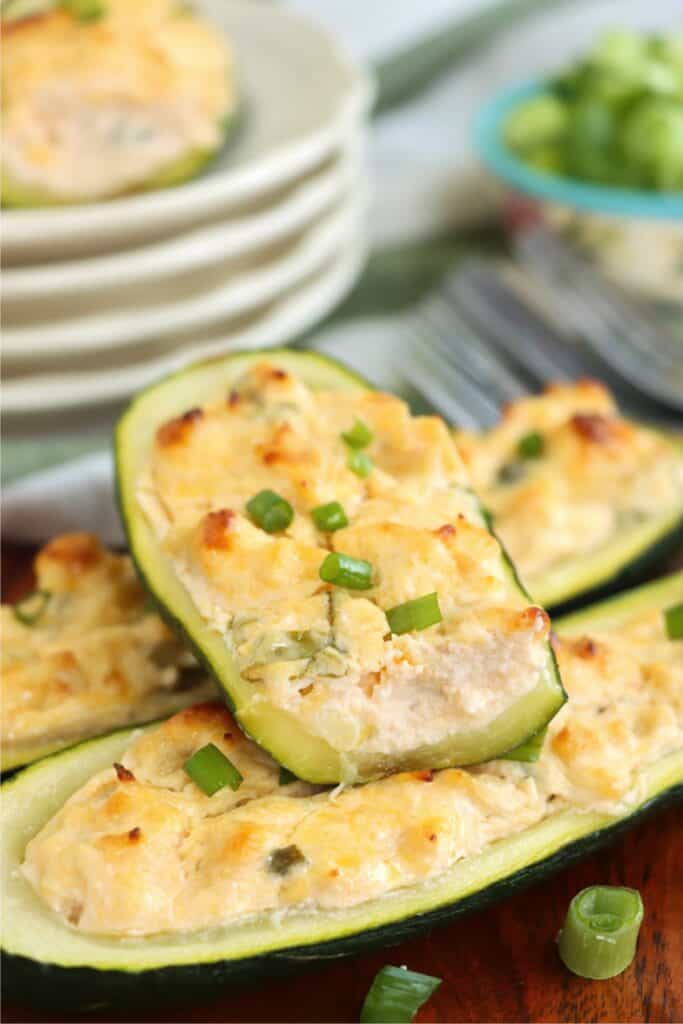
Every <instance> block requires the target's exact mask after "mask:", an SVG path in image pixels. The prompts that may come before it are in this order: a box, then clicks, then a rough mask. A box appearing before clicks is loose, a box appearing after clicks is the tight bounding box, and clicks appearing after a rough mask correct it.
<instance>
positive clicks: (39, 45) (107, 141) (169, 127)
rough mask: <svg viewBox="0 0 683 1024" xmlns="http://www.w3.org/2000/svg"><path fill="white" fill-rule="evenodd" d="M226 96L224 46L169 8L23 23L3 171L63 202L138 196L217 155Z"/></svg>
mask: <svg viewBox="0 0 683 1024" xmlns="http://www.w3.org/2000/svg"><path fill="white" fill-rule="evenodd" d="M233 93H234V85H233V83H232V81H231V67H230V56H229V52H228V49H227V44H226V42H225V41H224V40H222V39H221V38H220V36H219V35H218V33H217V32H214V31H213V30H212V29H211V28H209V27H208V26H207V25H205V24H204V23H203V22H202V21H201V20H200V19H198V18H197V17H196V16H195V15H193V14H191V13H189V12H184V13H183V12H181V10H180V5H178V4H174V3H170V2H167V0H146V2H145V3H134V2H132V0H107V13H106V15H105V16H104V17H103V18H102V19H100V20H98V21H93V22H89V23H86V24H84V23H81V22H79V21H78V19H76V18H73V17H71V16H70V15H69V14H67V13H66V12H64V11H59V10H58V11H55V12H54V13H52V14H49V15H47V16H45V17H43V18H40V19H35V20H34V21H29V22H25V23H21V22H20V23H18V24H16V25H14V26H12V27H11V28H10V29H9V30H8V32H7V39H6V40H5V41H4V73H3V96H4V99H3V166H4V172H5V173H6V174H7V175H8V177H9V179H10V181H12V182H14V183H17V184H20V185H21V186H23V187H29V188H34V189H37V190H45V191H47V192H49V193H52V194H54V195H56V196H61V197H64V198H71V199H92V198H96V197H98V196H100V195H108V194H113V193H117V192H121V191H125V190H126V189H129V188H132V187H134V186H140V185H142V184H143V183H144V182H145V181H151V180H152V179H153V178H154V177H155V175H157V174H159V173H160V172H162V171H163V170H164V169H165V168H168V167H170V166H172V165H173V164H174V163H176V162H178V161H180V160H181V159H183V158H187V159H188V160H189V159H191V158H192V155H193V154H197V156H199V154H201V153H203V152H207V153H208V152H210V151H212V150H213V149H215V148H217V146H218V145H219V144H220V141H221V134H222V122H223V120H224V119H225V118H226V116H227V115H228V114H229V113H230V112H231V110H232V108H233V106H234V95H233Z"/></svg>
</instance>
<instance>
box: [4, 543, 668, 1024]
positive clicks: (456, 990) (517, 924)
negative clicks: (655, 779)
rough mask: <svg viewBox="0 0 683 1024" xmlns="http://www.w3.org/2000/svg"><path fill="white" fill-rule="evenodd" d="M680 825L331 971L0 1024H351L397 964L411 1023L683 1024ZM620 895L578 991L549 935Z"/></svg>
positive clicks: (632, 838)
mask: <svg viewBox="0 0 683 1024" xmlns="http://www.w3.org/2000/svg"><path fill="white" fill-rule="evenodd" d="M30 557H31V552H30V551H29V550H27V549H25V548H24V549H21V548H16V547H13V546H5V549H4V551H3V558H2V568H3V596H4V599H5V600H16V599H17V598H18V597H19V596H20V595H21V594H22V593H24V592H25V591H26V590H27V589H29V588H30V586H31V567H30ZM681 865H683V815H682V814H681V810H680V808H674V809H672V810H669V811H666V812H663V813H660V814H657V815H653V816H652V817H650V818H648V819H647V820H646V821H644V822H643V823H642V824H640V825H639V826H638V827H637V828H635V829H633V830H632V831H631V832H629V833H627V834H626V835H625V836H623V837H622V838H620V839H619V840H618V841H616V842H614V843H613V844H612V845H611V846H610V847H608V848H606V849H604V850H603V851H601V852H600V853H598V854H596V855H594V856H592V857H590V858H589V859H587V860H585V861H582V862H581V863H580V864H577V865H574V866H573V867H571V868H568V869H566V870H564V871H562V872H560V873H559V874H557V875H555V876H554V877H553V878H552V879H550V880H549V881H545V882H543V883H541V884H538V885H536V886H533V887H532V888H529V889H527V890H526V891H524V892H523V893H519V894H517V895H516V896H514V897H513V898H511V899H509V900H507V901H505V902H503V903H500V904H498V905H497V906H495V907H492V908H490V909H488V910H486V911H483V912H480V913H477V914H472V915H470V916H469V917H466V918H462V919H461V920H459V921H457V922H455V923H453V924H452V925H449V926H446V927H441V928H438V929H435V930H434V931H433V932H431V933H430V934H429V935H427V936H424V937H422V938H420V939H416V940H413V941H410V942H408V943H404V944H403V945H400V946H397V947H395V948H393V949H390V950H382V951H380V952H377V953H373V954H371V955H364V956H362V957H357V958H352V959H349V960H344V961H340V962H339V963H336V964H334V965H333V966H328V967H325V968H323V969H320V970H317V971H316V970H309V971H308V972H306V973H305V974H300V975H297V976H295V977H291V978H288V979H286V980H279V981H270V980H268V979H265V978H264V979H263V981H262V982H260V983H256V984H253V985H252V986H251V987H250V988H249V989H242V990H240V991H235V990H233V989H231V990H230V991H223V992H220V993H214V994H213V996H212V998H210V999H208V1000H207V1001H206V1002H205V1003H202V1004H201V1005H199V1004H196V1003H195V1004H193V1005H191V1006H187V1005H186V1006H177V1005H174V1006H172V1007H170V1008H169V1007H164V1008H163V1010H160V1011H159V1012H157V1013H142V1012H133V1011H128V1012H127V1013H121V1014H119V1013H115V1012H107V1013H105V1014H88V1015H84V1016H80V1017H75V1016H74V1015H73V1014H70V1015H69V1016H68V1017H65V1016H59V1015H58V1014H56V1013H51V1014H49V1015H48V1016H45V1015H40V1014H37V1013H35V1012H33V1011H31V1010H30V1009H28V1008H25V1007H17V1006H4V1007H3V1020H4V1021H5V1022H7V1024H9V1022H20V1021H50V1022H55V1024H58V1022H59V1024H61V1022H67V1021H69V1022H72V1021H76V1020H78V1021H107V1022H114V1021H129V1022H133V1021H135V1022H140V1024H143V1022H146V1021H149V1022H153V1021H154V1022H159V1024H161V1022H164V1024H166V1022H168V1024H171V1022H176V1021H177V1022H183V1021H206V1022H209V1021H211V1022H213V1021H216V1022H218V1021H221V1022H224V1024H232V1022H245V1024H247V1022H249V1024H252V1022H263V1024H266V1022H268V1024H289V1022H303V1021H317V1022H346V1021H348V1022H353V1021H357V1020H358V1012H359V1009H360V1006H361V1004H362V1001H363V997H364V995H365V993H366V991H367V989H368V987H369V985H370V982H371V981H372V978H373V977H374V975H375V973H376V972H377V971H378V970H379V968H380V967H381V966H383V965H384V964H385V963H393V964H406V965H407V966H409V967H410V968H412V969H413V970H417V971H425V972H427V973H429V974H436V975H438V976H440V977H441V978H443V984H442V986H441V988H440V989H439V990H438V992H437V993H436V995H435V996H433V997H432V999H431V1000H430V1002H429V1003H428V1004H427V1006H425V1007H424V1008H423V1010H422V1011H421V1012H420V1014H419V1016H418V1018H417V1019H418V1021H420V1022H421V1024H427V1022H430V1021H431V1022H449V1024H453V1022H460V1021H462V1022H466V1021H467V1022H469V1021H473V1022H483V1021H490V1022H494V1021H496V1022H497V1021H508V1022H509V1021H521V1022H531V1021H533V1022H536V1021H538V1022H546V1021H547V1022H550V1021H563V1022H564V1021H612V1022H616V1021H618V1022H621V1021H624V1022H626V1021H629V1022H631V1021H647V1022H650V1021H652V1022H657V1024H674V1022H676V1021H679V1022H680V1021H682V1020H683V880H682V879H683V873H682V870H681ZM600 882H602V883H608V884H615V885H629V886H632V887H634V888H637V889H639V890H640V892H641V894H642V897H643V901H644V903H645V922H644V925H643V928H642V930H641V935H640V942H639V946H638V954H637V958H636V961H635V962H634V964H633V965H632V966H631V967H630V968H629V970H628V971H626V972H625V973H624V974H623V975H621V976H620V977H618V978H614V979H612V980H610V981H601V982H590V981H583V980H581V979H580V978H576V977H574V976H573V975H571V974H570V973H569V972H568V971H566V970H565V969H564V967H563V966H562V964H561V962H560V960H559V958H558V956H557V952H556V948H555V936H556V934H557V931H558V929H559V927H560V925H561V924H562V920H563V917H564V914H565V911H566V908H567V905H568V903H569V900H570V899H571V897H572V896H573V895H574V894H575V893H576V892H577V891H578V890H579V889H581V888H583V887H584V886H586V885H591V884H594V883H600Z"/></svg>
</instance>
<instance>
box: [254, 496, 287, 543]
mask: <svg viewBox="0 0 683 1024" xmlns="http://www.w3.org/2000/svg"><path fill="white" fill-rule="evenodd" d="M247 512H248V513H249V518H250V519H251V520H252V522H254V523H256V525H257V526H260V527H261V529H262V530H265V531H266V533H279V532H280V531H281V530H286V529H287V527H288V526H289V525H290V523H291V522H292V519H293V518H294V509H293V508H292V506H291V505H290V504H289V502H288V501H285V499H284V498H282V497H280V495H279V494H276V493H275V491H268V490H265V491H259V492H258V494H255V495H254V497H253V498H250V499H249V501H248V502H247Z"/></svg>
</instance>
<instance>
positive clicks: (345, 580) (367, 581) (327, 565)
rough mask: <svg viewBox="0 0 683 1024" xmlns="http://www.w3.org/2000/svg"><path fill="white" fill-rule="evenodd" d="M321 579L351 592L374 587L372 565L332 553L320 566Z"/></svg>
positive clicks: (335, 552)
mask: <svg viewBox="0 0 683 1024" xmlns="http://www.w3.org/2000/svg"><path fill="white" fill-rule="evenodd" d="M320 579H321V580H324V582H325V583H334V585H335V586H336V587H346V588H347V589H349V590H368V589H369V588H370V587H371V586H372V565H371V564H370V562H366V561H365V559H364V558H352V557H351V555H342V554H340V553H339V552H337V551H331V552H330V553H329V555H327V556H326V557H325V560H324V561H323V563H322V565H321V566H320Z"/></svg>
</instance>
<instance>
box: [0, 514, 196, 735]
mask: <svg viewBox="0 0 683 1024" xmlns="http://www.w3.org/2000/svg"><path fill="white" fill-rule="evenodd" d="M35 572H36V585H37V588H38V590H40V591H42V593H43V595H44V600H43V601H40V602H38V607H39V609H40V611H39V614H37V617H36V619H35V621H34V622H32V624H24V623H23V622H21V621H20V620H19V619H18V618H17V616H16V614H15V610H14V608H13V607H12V606H10V605H3V606H2V612H1V615H2V636H3V643H2V656H1V657H2V743H3V750H4V752H5V753H10V752H11V751H12V749H14V748H21V747H22V746H26V745H30V744H37V745H38V744H40V743H41V742H44V743H45V744H46V745H50V743H51V742H53V741H55V740H58V739H69V738H81V737H86V736H93V735H97V734H99V733H102V732H107V731H109V730H111V729H114V728H116V727H117V726H122V725H127V724H130V723H132V722H140V721H149V719H150V718H154V717H156V716H158V715H162V714H168V713H169V712H170V711H173V710H175V709H177V708H179V707H182V706H184V705H185V704H188V703H191V702H192V701H193V700H199V699H202V697H204V698H205V697H206V696H208V695H209V694H210V693H211V692H212V688H211V685H210V684H209V683H208V682H207V681H206V679H205V677H204V676H203V675H201V674H200V673H199V672H198V670H197V668H196V666H195V665H194V662H193V659H192V658H191V657H190V656H189V655H188V654H187V653H186V652H185V651H184V649H183V647H182V646H181V645H180V644H179V643H178V642H177V641H176V640H175V638H174V637H173V636H172V635H171V633H170V631H169V630H168V629H167V627H166V626H165V625H164V623H163V622H162V621H161V619H160V618H159V616H158V615H157V614H156V613H155V612H153V611H152V610H151V609H150V608H149V606H148V601H147V598H146V595H145V593H144V591H143V590H142V587H141V586H140V584H139V583H138V581H137V578H136V576H135V573H134V571H133V567H132V565H131V563H130V560H129V559H128V558H127V557H125V556H123V555H115V554H112V553H110V552H108V551H106V550H105V549H104V548H103V547H102V546H101V545H100V544H99V542H98V541H97V539H96V538H95V537H93V536H91V535H89V534H84V533H74V534H65V535H64V536H61V537H58V538H56V539H55V540H53V541H51V542H50V543H49V544H47V545H46V546H45V547H44V548H43V549H42V551H40V552H39V554H38V555H37V557H36V561H35ZM21 607H22V604H21V603H20V604H19V609H21Z"/></svg>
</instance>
